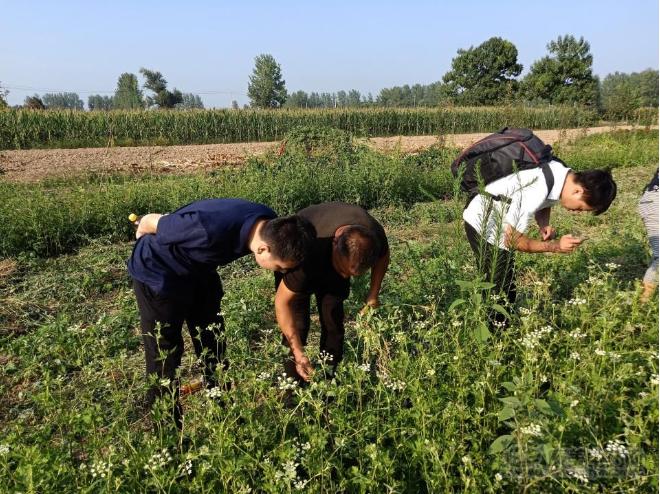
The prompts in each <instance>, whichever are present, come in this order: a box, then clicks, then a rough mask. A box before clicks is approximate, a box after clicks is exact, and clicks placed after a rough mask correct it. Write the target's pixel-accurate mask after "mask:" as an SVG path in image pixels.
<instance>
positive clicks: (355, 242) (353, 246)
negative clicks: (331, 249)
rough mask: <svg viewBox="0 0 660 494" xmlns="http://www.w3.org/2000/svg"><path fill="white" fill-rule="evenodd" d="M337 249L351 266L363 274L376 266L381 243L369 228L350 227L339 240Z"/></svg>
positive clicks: (360, 226)
mask: <svg viewBox="0 0 660 494" xmlns="http://www.w3.org/2000/svg"><path fill="white" fill-rule="evenodd" d="M337 249H338V251H339V254H340V255H341V256H343V257H345V258H348V260H349V262H350V264H351V266H353V267H354V268H356V269H357V270H358V272H362V271H365V270H366V269H368V268H371V267H372V266H373V265H374V264H376V260H377V259H378V254H379V251H380V242H379V241H378V238H376V235H374V233H373V232H372V231H371V230H369V229H368V228H366V227H364V226H362V225H349V226H348V227H347V228H346V229H344V231H343V232H342V233H341V235H340V236H339V238H338V239H337Z"/></svg>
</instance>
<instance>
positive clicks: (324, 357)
mask: <svg viewBox="0 0 660 494" xmlns="http://www.w3.org/2000/svg"><path fill="white" fill-rule="evenodd" d="M319 361H320V362H321V363H322V364H331V363H332V362H333V361H334V357H333V356H332V355H330V354H329V353H328V352H326V351H325V350H321V351H320V352H319Z"/></svg>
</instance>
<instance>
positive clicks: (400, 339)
mask: <svg viewBox="0 0 660 494" xmlns="http://www.w3.org/2000/svg"><path fill="white" fill-rule="evenodd" d="M407 339H408V336H407V335H406V333H404V332H403V331H397V332H396V333H394V341H396V342H397V343H399V344H401V343H405V342H406V340H407Z"/></svg>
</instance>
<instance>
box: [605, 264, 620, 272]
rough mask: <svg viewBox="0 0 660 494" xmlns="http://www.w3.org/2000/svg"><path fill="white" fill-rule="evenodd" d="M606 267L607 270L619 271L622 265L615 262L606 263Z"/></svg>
mask: <svg viewBox="0 0 660 494" xmlns="http://www.w3.org/2000/svg"><path fill="white" fill-rule="evenodd" d="M605 267H606V268H607V269H609V270H612V271H613V270H615V269H617V268H620V267H621V265H620V264H617V263H615V262H606V263H605Z"/></svg>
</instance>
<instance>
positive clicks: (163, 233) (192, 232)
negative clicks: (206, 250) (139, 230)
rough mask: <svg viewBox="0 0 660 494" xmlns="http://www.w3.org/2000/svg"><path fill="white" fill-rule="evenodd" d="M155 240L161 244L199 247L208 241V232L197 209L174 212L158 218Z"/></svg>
mask: <svg viewBox="0 0 660 494" xmlns="http://www.w3.org/2000/svg"><path fill="white" fill-rule="evenodd" d="M156 241H157V242H158V243H159V244H161V245H172V244H177V245H181V246H187V247H199V246H202V245H205V244H206V243H208V233H207V231H206V228H204V225H203V224H202V221H201V218H200V214H199V213H198V212H197V211H191V212H180V213H179V212H174V213H171V214H168V215H166V216H163V217H161V218H160V220H158V228H157V230H156Z"/></svg>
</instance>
